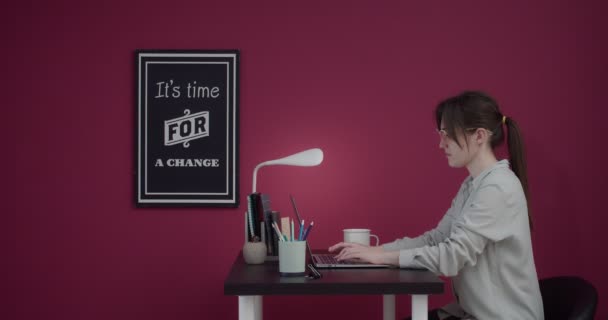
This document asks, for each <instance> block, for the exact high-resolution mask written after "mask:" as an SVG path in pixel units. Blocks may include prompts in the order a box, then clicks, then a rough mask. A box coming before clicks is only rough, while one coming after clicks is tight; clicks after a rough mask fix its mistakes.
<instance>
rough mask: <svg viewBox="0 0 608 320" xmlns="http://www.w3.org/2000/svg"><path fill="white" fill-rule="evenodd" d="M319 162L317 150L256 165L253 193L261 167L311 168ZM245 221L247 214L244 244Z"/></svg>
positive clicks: (246, 234)
mask: <svg viewBox="0 0 608 320" xmlns="http://www.w3.org/2000/svg"><path fill="white" fill-rule="evenodd" d="M321 162H323V150H321V149H319V148H314V149H308V150H304V151H301V152H298V153H295V154H292V155H290V156H287V157H284V158H280V159H276V160H270V161H265V162H262V163H260V164H258V165H257V166H256V167H255V169H254V170H253V193H255V192H256V181H257V174H258V170H260V168H262V167H265V166H277V165H284V166H299V167H313V166H318V165H319V164H321ZM247 221H248V219H247V212H245V243H247V242H248V240H247V239H248V236H249V235H248V233H247V230H248V229H247Z"/></svg>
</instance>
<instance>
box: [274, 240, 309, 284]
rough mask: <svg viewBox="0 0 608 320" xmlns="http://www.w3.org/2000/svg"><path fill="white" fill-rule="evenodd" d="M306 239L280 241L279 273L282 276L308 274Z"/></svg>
mask: <svg viewBox="0 0 608 320" xmlns="http://www.w3.org/2000/svg"><path fill="white" fill-rule="evenodd" d="M305 271H306V241H279V273H280V274H281V276H282V277H301V276H304V275H305V274H306V272H305Z"/></svg>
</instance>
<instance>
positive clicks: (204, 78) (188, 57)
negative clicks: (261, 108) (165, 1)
mask: <svg viewBox="0 0 608 320" xmlns="http://www.w3.org/2000/svg"><path fill="white" fill-rule="evenodd" d="M135 60H136V62H135V64H136V67H137V71H136V77H135V78H136V80H135V81H136V109H137V116H136V119H137V125H136V127H137V133H136V140H137V143H136V145H137V151H136V163H137V164H136V168H137V174H136V205H137V206H138V207H150V206H223V207H237V206H238V199H239V197H238V190H239V189H238V167H239V165H238V159H239V158H238V150H239V149H238V102H239V52H238V51H237V50H221V51H220V50H218V51H192V50H187V51H176V50H171V51H169V50H137V51H136V58H135Z"/></svg>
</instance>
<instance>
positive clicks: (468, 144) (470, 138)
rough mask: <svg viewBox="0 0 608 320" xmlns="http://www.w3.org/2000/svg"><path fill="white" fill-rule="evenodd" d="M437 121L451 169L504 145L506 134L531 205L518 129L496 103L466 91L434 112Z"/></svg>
mask: <svg viewBox="0 0 608 320" xmlns="http://www.w3.org/2000/svg"><path fill="white" fill-rule="evenodd" d="M435 121H436V123H437V130H438V131H439V133H440V136H441V142H440V144H439V146H440V147H441V148H442V149H443V150H444V151H445V152H446V155H447V156H448V161H449V164H450V166H452V167H462V166H465V165H467V164H468V163H470V162H471V161H472V159H473V158H474V157H476V156H477V154H478V153H479V151H480V150H482V151H486V150H489V152H492V149H493V148H495V147H497V146H499V145H501V144H502V143H503V141H504V137H505V134H506V136H507V145H508V149H509V160H510V161H509V162H510V164H511V169H512V170H513V172H514V173H515V174H516V175H517V177H518V178H519V180H520V182H521V184H522V187H523V189H524V193H525V194H526V198H527V200H528V202H529V195H528V178H527V172H526V171H527V170H526V161H525V155H524V145H523V139H522V136H521V133H520V130H519V126H518V125H517V123H516V122H515V121H514V120H513V119H512V118H510V117H506V116H504V115H503V114H502V113H501V111H500V109H499V108H498V103H496V100H494V99H493V98H492V97H490V96H489V95H487V94H485V93H483V92H479V91H465V92H463V93H461V94H459V95H457V96H454V97H451V98H448V99H445V100H444V101H442V102H440V103H439V104H438V105H437V108H436V109H435ZM528 209H529V206H528ZM531 225H532V224H531V222H530V226H531Z"/></svg>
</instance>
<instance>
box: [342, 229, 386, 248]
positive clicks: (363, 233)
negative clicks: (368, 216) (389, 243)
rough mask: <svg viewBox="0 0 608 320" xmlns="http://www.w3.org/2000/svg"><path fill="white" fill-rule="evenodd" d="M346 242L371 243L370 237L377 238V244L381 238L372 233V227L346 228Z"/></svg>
mask: <svg viewBox="0 0 608 320" xmlns="http://www.w3.org/2000/svg"><path fill="white" fill-rule="evenodd" d="M343 231H344V242H352V243H359V244H362V245H364V246H369V245H370V238H376V244H375V246H378V245H379V244H380V238H378V236H377V235H375V234H371V230H370V229H344V230H343Z"/></svg>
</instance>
